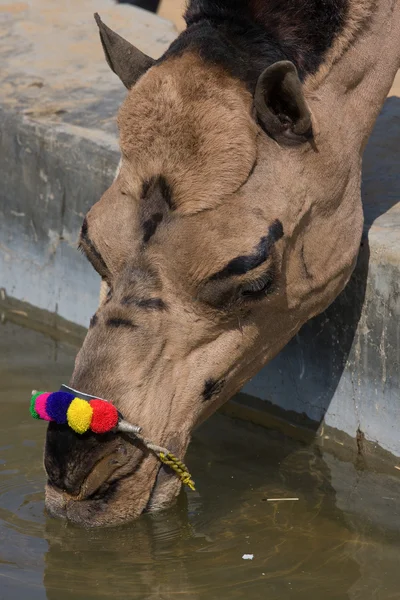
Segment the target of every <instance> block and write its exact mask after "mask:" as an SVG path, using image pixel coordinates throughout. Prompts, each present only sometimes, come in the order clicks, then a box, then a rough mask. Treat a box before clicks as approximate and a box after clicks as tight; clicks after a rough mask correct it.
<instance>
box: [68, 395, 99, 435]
mask: <svg viewBox="0 0 400 600" xmlns="http://www.w3.org/2000/svg"><path fill="white" fill-rule="evenodd" d="M92 414H93V408H92V407H91V406H90V404H89V402H86V400H82V398H74V399H73V400H72V402H71V404H70V405H69V407H68V410H67V421H68V425H69V426H70V427H71V429H73V430H74V431H76V433H85V431H87V430H88V429H89V427H90V422H91V420H92Z"/></svg>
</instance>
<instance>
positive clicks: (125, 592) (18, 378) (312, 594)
mask: <svg viewBox="0 0 400 600" xmlns="http://www.w3.org/2000/svg"><path fill="white" fill-rule="evenodd" d="M0 327H1V330H0V376H1V380H0V381H1V387H0V404H1V416H2V419H1V422H0V599H1V600H9V599H11V598H12V599H13V600H14V599H17V600H18V599H21V600H22V599H23V600H25V599H27V598H29V599H30V600H31V599H33V600H36V599H40V600H42V599H48V600H55V599H57V600H67V599H68V600H69V599H75V600H90V599H92V598H93V599H94V598H96V599H98V598H115V599H116V600H119V599H121V598H129V599H130V598H132V599H138V600H139V599H140V600H142V599H146V600H147V599H148V600H156V599H157V600H161V599H162V600H169V599H172V598H176V597H178V598H182V599H186V598H187V599H196V600H203V599H204V600H205V599H207V600H210V599H211V600H212V599H214V598H218V599H222V600H224V599H228V598H229V599H236V598H238V599H244V598H246V599H249V600H252V599H257V600H258V599H260V598H268V599H271V600H274V599H279V600H287V599H288V598H295V599H296V600H303V599H304V600H305V599H307V600H321V599H323V600H329V599H332V600H342V599H343V600H344V599H349V600H358V599H361V598H362V599H367V600H369V599H378V600H380V599H382V600H389V599H391V598H393V599H394V598H399V597H400V595H399V592H398V584H399V582H400V576H399V574H398V566H397V563H398V550H399V530H400V517H399V513H398V510H397V498H398V497H399V491H400V483H399V480H398V476H397V477H396V476H393V477H389V476H387V475H380V474H377V473H368V472H361V471H357V470H356V469H355V467H354V466H353V465H352V464H351V463H342V462H340V461H338V460H337V459H336V458H334V457H333V456H331V455H329V454H323V455H322V454H321V452H320V450H319V449H318V448H308V447H305V446H302V445H299V444H297V443H294V442H293V441H291V440H289V439H286V438H283V437H282V436H281V435H278V434H275V433H273V432H267V431H265V430H264V429H260V428H256V427H253V426H250V425H247V424H244V423H236V422H234V421H232V420H229V419H228V418H226V417H221V416H219V415H217V416H215V417H214V418H213V419H211V420H210V421H209V422H208V423H206V424H205V425H204V426H203V427H202V428H201V429H200V430H199V431H198V432H197V433H196V435H195V439H194V441H193V443H192V445H191V447H190V452H189V457H188V464H189V466H190V468H191V470H192V472H193V473H194V474H195V478H196V484H197V489H198V492H196V493H189V494H187V495H186V492H185V493H183V494H182V495H181V496H180V498H179V501H178V503H177V505H176V506H174V507H172V508H171V509H169V510H168V511H165V512H163V513H159V514H155V515H144V516H143V517H141V518H140V519H139V520H138V521H136V522H135V523H132V524H130V525H128V526H124V527H119V528H113V529H107V530H88V531H87V530H82V529H79V528H77V527H75V526H71V525H69V524H66V523H65V522H61V521H56V520H52V519H49V518H47V517H46V516H45V515H44V512H43V485H44V473H43V468H42V447H43V439H44V424H42V423H37V422H34V421H33V420H31V419H30V417H29V415H28V411H27V401H28V399H29V393H30V388H31V387H32V384H33V383H34V384H35V387H36V385H38V386H40V387H41V388H42V389H55V388H56V387H57V385H58V384H59V383H60V382H61V381H65V380H66V379H67V378H68V373H69V372H70V371H71V369H72V362H73V356H74V354H75V349H74V348H71V347H69V346H67V345H66V344H62V343H59V342H57V343H56V342H52V341H51V340H49V339H48V338H45V337H43V336H42V335H41V334H38V333H34V332H32V331H29V330H23V329H19V328H17V327H15V326H14V325H12V324H10V323H7V324H6V325H4V326H0ZM5 347H7V349H8V354H6V353H5V352H4V348H5ZM10 348H11V350H14V353H11V354H10ZM2 350H3V351H2ZM282 497H298V498H299V500H298V501H297V502H285V503H274V502H272V503H271V502H268V499H269V498H282ZM243 554H254V559H253V560H252V561H245V560H243V559H242V556H243Z"/></svg>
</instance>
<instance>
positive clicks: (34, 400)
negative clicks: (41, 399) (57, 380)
mask: <svg viewBox="0 0 400 600" xmlns="http://www.w3.org/2000/svg"><path fill="white" fill-rule="evenodd" d="M40 394H44V392H36V394H33V396H32V398H31V405H30V407H29V412H30V413H31V415H32V417H33V418H34V419H40V417H39V415H38V413H37V412H36V410H35V402H36V398H37V397H38V396H40Z"/></svg>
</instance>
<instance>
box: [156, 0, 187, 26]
mask: <svg viewBox="0 0 400 600" xmlns="http://www.w3.org/2000/svg"><path fill="white" fill-rule="evenodd" d="M185 5H186V1H185V0H162V1H161V4H160V8H159V11H158V14H159V15H160V16H161V17H165V18H166V19H169V20H170V21H173V22H174V23H175V25H176V26H177V28H178V30H179V31H181V30H182V29H183V28H184V26H185V23H184V21H183V19H182V15H183V12H184V10H185Z"/></svg>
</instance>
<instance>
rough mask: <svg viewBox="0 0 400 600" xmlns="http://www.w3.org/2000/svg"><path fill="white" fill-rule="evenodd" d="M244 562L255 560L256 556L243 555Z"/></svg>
mask: <svg viewBox="0 0 400 600" xmlns="http://www.w3.org/2000/svg"><path fill="white" fill-rule="evenodd" d="M242 558H243V560H253V558H254V554H243V556H242Z"/></svg>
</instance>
